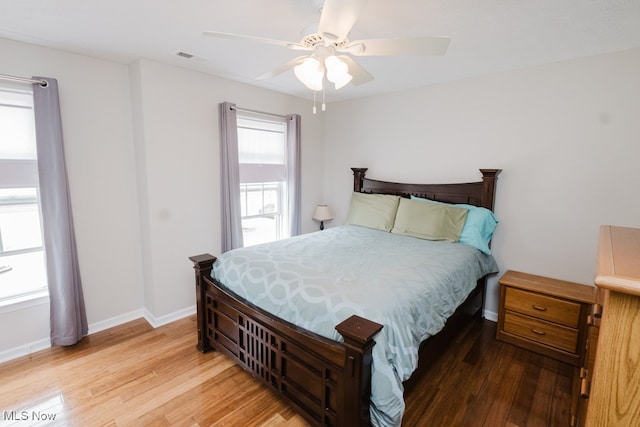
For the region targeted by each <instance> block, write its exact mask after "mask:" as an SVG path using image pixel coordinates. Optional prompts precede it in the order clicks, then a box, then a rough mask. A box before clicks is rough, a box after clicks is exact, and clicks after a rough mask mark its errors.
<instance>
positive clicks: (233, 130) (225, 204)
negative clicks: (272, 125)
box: [218, 102, 244, 253]
mask: <svg viewBox="0 0 640 427" xmlns="http://www.w3.org/2000/svg"><path fill="white" fill-rule="evenodd" d="M218 118H219V122H220V185H221V188H220V190H221V191H220V199H221V200H220V208H221V210H222V212H221V214H222V215H221V216H222V243H221V244H222V252H223V253H224V252H226V251H229V250H231V249H235V248H241V247H243V246H244V242H243V241H242V212H241V207H240V166H239V164H238V121H237V118H236V110H235V104H232V103H230V102H223V103H221V104H219V105H218Z"/></svg>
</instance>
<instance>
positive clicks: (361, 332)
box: [336, 315, 383, 427]
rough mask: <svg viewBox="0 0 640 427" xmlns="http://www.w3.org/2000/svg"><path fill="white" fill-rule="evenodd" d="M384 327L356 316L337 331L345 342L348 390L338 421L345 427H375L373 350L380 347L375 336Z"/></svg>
mask: <svg viewBox="0 0 640 427" xmlns="http://www.w3.org/2000/svg"><path fill="white" fill-rule="evenodd" d="M382 327H383V326H382V325H381V324H379V323H376V322H373V321H371V320H368V319H365V318H363V317H360V316H356V315H353V316H351V317H349V318H348V319H347V320H345V321H343V322H341V323H339V324H338V325H337V326H336V330H337V331H338V332H339V333H340V335H342V338H344V346H345V364H344V386H343V387H342V394H343V395H342V398H341V399H340V400H341V403H340V405H341V407H340V412H341V414H339V415H338V419H339V420H340V422H339V425H341V426H362V427H365V426H366V427H369V426H370V425H371V422H370V417H369V400H370V398H371V349H372V348H373V346H374V344H375V343H376V342H375V341H374V340H373V336H374V335H375V334H377V333H378V332H379V331H380V330H381V329H382Z"/></svg>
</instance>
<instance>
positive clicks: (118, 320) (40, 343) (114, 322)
mask: <svg viewBox="0 0 640 427" xmlns="http://www.w3.org/2000/svg"><path fill="white" fill-rule="evenodd" d="M195 312H196V306H195V305H193V306H191V307H187V308H184V309H182V310H178V311H176V312H173V313H170V314H167V315H164V316H159V317H156V316H154V315H152V314H151V313H149V311H147V310H146V309H139V310H134V311H131V312H129V313H125V314H121V315H119V316H115V317H112V318H110V319H106V320H101V321H99V322H95V323H92V324H90V325H89V335H91V334H95V333H97V332H100V331H104V330H105V329H109V328H113V327H115V326H119V325H122V324H124V323H127V322H131V321H132V320H136V319H140V318H141V317H143V318H144V319H145V320H146V321H147V322H149V324H150V325H151V326H153V327H154V328H157V327H159V326H163V325H166V324H167V323H171V322H174V321H176V320H179V319H182V318H184V317H187V316H191V315H192V314H194V313H195ZM50 347H51V341H50V339H49V338H43V339H40V340H37V341H33V342H30V343H27V344H23V345H20V346H17V347H14V348H10V349H8V350H4V351H0V363H3V362H8V361H10V360H13V359H17V358H19V357H23V356H28V355H30V354H31V353H35V352H37V351H41V350H46V349H47V348H50Z"/></svg>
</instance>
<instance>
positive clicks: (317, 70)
mask: <svg viewBox="0 0 640 427" xmlns="http://www.w3.org/2000/svg"><path fill="white" fill-rule="evenodd" d="M293 72H294V73H295V75H296V77H297V78H298V80H300V81H301V82H302V83H303V84H304V85H305V86H306V87H308V88H309V89H311V90H313V91H319V90H322V80H323V79H324V70H323V69H322V66H321V65H320V62H319V61H318V60H317V59H315V58H313V57H308V58H306V59H305V60H304V61H302V63H300V64H299V65H296V66H295V67H293Z"/></svg>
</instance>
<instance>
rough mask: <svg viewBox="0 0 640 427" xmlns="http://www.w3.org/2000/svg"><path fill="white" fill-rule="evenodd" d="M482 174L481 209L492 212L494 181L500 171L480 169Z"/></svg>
mask: <svg viewBox="0 0 640 427" xmlns="http://www.w3.org/2000/svg"><path fill="white" fill-rule="evenodd" d="M480 172H482V207H485V208H487V209H490V210H493V200H494V197H495V190H496V181H497V179H498V175H500V172H502V169H480Z"/></svg>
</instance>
